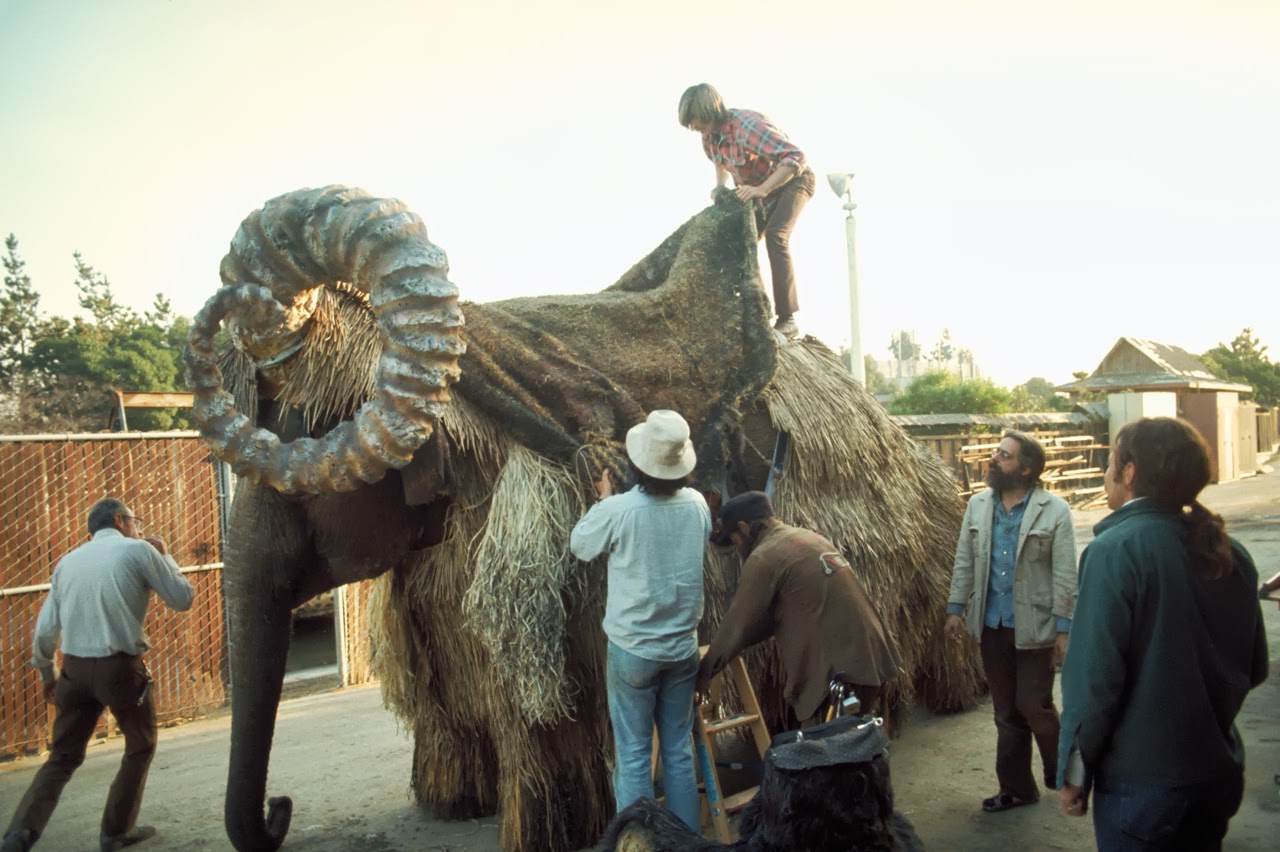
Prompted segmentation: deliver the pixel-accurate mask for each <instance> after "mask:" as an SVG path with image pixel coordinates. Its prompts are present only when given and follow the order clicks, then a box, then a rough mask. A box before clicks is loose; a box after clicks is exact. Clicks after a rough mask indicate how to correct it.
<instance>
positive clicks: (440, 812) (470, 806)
mask: <svg viewBox="0 0 1280 852" xmlns="http://www.w3.org/2000/svg"><path fill="white" fill-rule="evenodd" d="M432 811H433V812H434V813H435V815H436V817H437V818H438V819H447V820H453V821H457V820H464V819H479V818H481V817H488V816H493V815H494V814H496V813H497V812H498V811H497V808H494V807H486V806H485V803H484V802H482V801H481V800H480V797H479V796H473V795H465V796H460V797H458V798H456V799H453V800H451V801H448V802H435V803H434V804H433V806H432Z"/></svg>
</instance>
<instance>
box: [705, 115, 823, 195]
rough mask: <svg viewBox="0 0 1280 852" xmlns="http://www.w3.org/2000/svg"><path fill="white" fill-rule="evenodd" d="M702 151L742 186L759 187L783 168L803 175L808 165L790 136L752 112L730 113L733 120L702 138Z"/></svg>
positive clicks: (766, 119)
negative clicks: (792, 168)
mask: <svg viewBox="0 0 1280 852" xmlns="http://www.w3.org/2000/svg"><path fill="white" fill-rule="evenodd" d="M702 150H703V151H704V152H706V155H707V158H708V159H709V160H711V162H713V163H715V164H717V165H719V166H722V167H723V168H724V169H725V171H727V172H728V173H729V174H731V175H733V181H734V183H735V184H737V185H738V186H759V185H760V184H762V183H764V182H765V181H766V180H768V178H769V175H771V174H773V172H774V170H775V169H777V168H778V167H779V166H795V169H796V174H800V172H802V171H804V170H805V167H806V166H807V165H808V163H807V162H806V161H805V158H804V152H802V151H801V150H800V149H799V148H797V147H796V146H795V145H794V144H792V142H791V140H790V139H788V138H787V134H785V133H783V132H782V131H781V130H779V129H778V128H776V127H774V126H773V123H772V122H770V121H769V119H768V118H766V117H764V116H763V115H761V114H760V113H758V112H752V111H751V110H749V109H731V110H729V120H728V121H726V122H725V123H724V125H723V126H722V127H720V129H718V130H713V131H712V132H710V133H704V134H703V135H702Z"/></svg>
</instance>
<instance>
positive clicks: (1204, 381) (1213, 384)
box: [1055, 337, 1257, 482]
mask: <svg viewBox="0 0 1280 852" xmlns="http://www.w3.org/2000/svg"><path fill="white" fill-rule="evenodd" d="M1055 390H1057V391H1061V392H1064V393H1068V394H1071V396H1072V398H1073V399H1074V398H1075V397H1077V396H1078V395H1080V394H1081V393H1105V394H1107V403H1108V407H1109V409H1110V415H1111V425H1110V431H1111V437H1112V438H1113V439H1114V437H1115V434H1116V432H1118V431H1119V430H1120V427H1121V426H1123V425H1124V424H1126V423H1129V422H1131V421H1133V420H1137V419H1138V418H1139V417H1147V416H1162V415H1163V416H1170V417H1181V418H1183V419H1184V420H1186V421H1188V422H1189V423H1191V425H1193V426H1195V427H1196V428H1197V429H1199V430H1200V434H1202V435H1204V438H1205V440H1206V441H1207V442H1208V444H1209V454H1210V460H1211V461H1212V462H1213V478H1214V481H1216V482H1225V481H1228V480H1231V479H1236V478H1238V477H1240V476H1242V475H1244V474H1247V473H1252V472H1253V471H1254V470H1256V469H1257V431H1256V430H1257V408H1256V406H1254V405H1253V404H1251V403H1248V404H1245V405H1241V404H1240V394H1242V393H1250V392H1252V391H1253V387H1252V386H1250V385H1242V384H1239V383H1237V382H1230V381H1226V380H1224V379H1220V378H1218V377H1217V376H1215V375H1214V374H1213V373H1211V372H1209V368H1208V367H1206V366H1205V363H1204V362H1203V361H1201V360H1200V359H1199V358H1198V357H1196V356H1195V355H1192V354H1191V353H1190V352H1188V351H1187V350H1185V349H1181V348H1179V347H1177V346H1170V345H1168V344H1165V343H1156V342H1155V341H1152V340H1139V339H1137V338H1135V337H1122V338H1120V339H1119V340H1118V341H1116V344H1115V346H1112V347H1111V351H1110V352H1108V353H1107V355H1106V357H1105V358H1103V359H1102V362H1101V363H1100V364H1098V367H1097V369H1095V370H1094V371H1093V372H1092V373H1090V374H1089V375H1088V376H1087V377H1085V378H1083V379H1080V380H1079V381H1075V382H1070V383H1068V384H1065V385H1059V386H1058V387H1057V388H1055Z"/></svg>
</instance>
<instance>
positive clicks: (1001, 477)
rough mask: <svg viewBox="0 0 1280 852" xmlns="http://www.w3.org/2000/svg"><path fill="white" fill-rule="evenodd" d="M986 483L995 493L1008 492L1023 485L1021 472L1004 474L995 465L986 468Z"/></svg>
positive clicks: (1023, 480)
mask: <svg viewBox="0 0 1280 852" xmlns="http://www.w3.org/2000/svg"><path fill="white" fill-rule="evenodd" d="M985 481H986V483H987V485H988V486H990V487H991V488H992V489H993V490H995V491H1001V492H1003V491H1009V490H1010V489H1013V488H1018V487H1020V486H1022V485H1024V484H1025V479H1024V478H1023V476H1022V471H1020V470H1014V471H1010V472H1008V473H1005V472H1004V471H1003V470H1001V469H1000V468H998V467H996V466H995V465H991V466H990V467H988V468H987V476H986V480H985Z"/></svg>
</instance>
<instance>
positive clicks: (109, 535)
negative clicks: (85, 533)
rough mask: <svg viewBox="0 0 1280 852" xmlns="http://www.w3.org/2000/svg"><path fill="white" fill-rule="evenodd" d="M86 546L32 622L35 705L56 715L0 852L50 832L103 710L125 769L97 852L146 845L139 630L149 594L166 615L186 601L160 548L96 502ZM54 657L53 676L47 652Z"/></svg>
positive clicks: (62, 571) (22, 848) (150, 732)
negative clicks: (37, 684) (120, 736)
mask: <svg viewBox="0 0 1280 852" xmlns="http://www.w3.org/2000/svg"><path fill="white" fill-rule="evenodd" d="M89 534H90V535H92V536H93V538H92V539H91V540H90V541H89V542H88V543H86V544H83V545H81V546H80V547H78V548H76V549H75V550H73V551H71V552H70V553H68V554H67V555H66V556H64V557H62V560H61V561H60V562H59V563H58V565H57V567H56V568H54V569H53V579H52V581H51V583H50V588H49V596H48V597H47V598H46V599H45V602H44V606H43V607H41V609H40V616H39V618H38V619H37V620H36V636H35V642H34V647H35V655H34V657H33V658H32V661H31V662H32V665H34V666H35V667H36V668H37V669H39V671H40V678H41V680H42V681H43V682H44V698H45V700H46V701H48V702H50V703H51V704H54V705H55V706H56V707H57V708H58V714H57V716H56V717H55V718H54V722H53V742H52V744H51V745H50V747H49V759H48V760H46V761H45V764H44V766H42V767H40V771H39V772H37V773H36V777H35V779H34V780H33V781H32V782H31V786H30V787H29V788H28V789H27V793H26V795H25V796H23V798H22V801H21V802H19V803H18V807H17V810H16V811H15V812H14V814H13V819H12V820H11V821H10V823H9V828H8V829H7V831H6V832H5V836H4V841H3V844H2V845H0V849H2V850H3V852H26V850H27V849H30V848H31V847H32V846H33V845H34V844H35V842H36V841H37V840H39V839H40V834H41V832H43V831H44V829H45V826H46V825H48V823H49V818H50V817H51V816H52V815H53V809H54V807H56V806H57V804H58V797H59V796H60V795H61V794H62V788H63V787H65V786H66V784H67V782H68V781H70V780H71V775H72V773H74V772H75V771H76V769H77V768H79V766H80V764H81V763H83V762H84V753H85V747H86V746H87V745H88V743H89V738H90V737H92V736H93V731H94V729H95V728H96V727H97V725H98V719H99V717H101V716H102V710H103V708H104V707H109V708H111V715H112V716H114V717H115V720H116V724H118V725H119V726H120V730H121V732H123V733H124V759H123V760H122V761H121V762H120V770H119V772H117V773H116V778H115V781H114V782H112V784H111V790H110V792H109V793H108V794H107V804H106V807H105V808H103V811H102V831H101V833H100V835H99V848H100V849H101V850H102V852H114V850H116V849H122V848H124V847H125V846H132V845H134V844H135V843H140V842H142V841H143V840H147V839H148V838H150V837H152V836H154V835H155V833H156V830H155V829H154V828H153V827H151V826H149V825H138V824H137V818H138V808H139V807H140V806H141V805H142V791H143V788H144V787H145V786H146V783H147V770H148V769H149V768H150V766H151V758H152V756H153V755H154V754H155V751H156V706H155V699H154V695H153V694H152V690H151V676H150V675H149V674H148V672H147V667H146V664H145V663H144V662H143V660H142V654H143V652H145V651H146V650H147V649H148V648H149V647H150V646H149V645H148V643H147V639H146V635H145V634H144V632H143V630H142V623H143V621H144V620H145V619H146V617H147V608H148V605H149V604H150V602H151V593H152V592H155V593H156V594H157V595H158V596H159V597H160V599H161V600H163V601H164V602H165V603H166V604H168V605H169V606H170V607H171V608H172V609H175V610H179V611H181V610H186V609H190V607H191V602H192V600H193V599H194V597H195V591H194V589H193V588H192V586H191V584H190V583H189V582H187V580H186V578H185V577H183V576H182V574H180V573H179V572H178V564H177V563H176V562H175V561H174V560H173V557H172V556H170V555H169V550H168V547H167V545H166V544H165V541H164V539H162V538H160V537H159V536H156V535H151V536H147V537H146V538H143V535H142V519H141V518H139V517H138V516H137V515H135V514H134V513H133V512H132V510H130V509H129V507H128V506H126V505H125V504H124V503H123V502H121V501H120V500H117V499H115V498H114V497H105V498H103V499H101V500H99V501H98V502H97V503H94V504H93V507H92V508H91V509H90V510H89ZM59 647H60V648H61V649H62V674H61V676H59V675H58V674H57V673H56V672H55V671H54V652H55V651H56V650H58V648H59Z"/></svg>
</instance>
